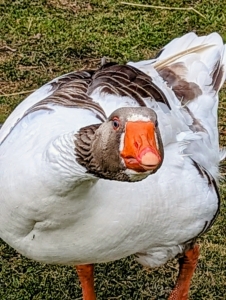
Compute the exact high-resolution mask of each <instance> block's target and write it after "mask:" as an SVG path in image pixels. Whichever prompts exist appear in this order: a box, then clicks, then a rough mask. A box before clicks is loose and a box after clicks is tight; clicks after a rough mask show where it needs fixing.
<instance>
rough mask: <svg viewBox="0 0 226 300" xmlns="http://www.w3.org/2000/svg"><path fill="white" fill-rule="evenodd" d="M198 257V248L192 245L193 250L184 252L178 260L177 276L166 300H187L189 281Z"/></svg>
mask: <svg viewBox="0 0 226 300" xmlns="http://www.w3.org/2000/svg"><path fill="white" fill-rule="evenodd" d="M198 257H199V246H198V245H194V246H193V248H191V249H189V250H188V251H186V252H185V254H184V256H183V257H182V258H180V259H179V265H180V269H179V275H178V278H177V282H176V285H175V287H174V289H173V290H172V292H171V294H170V296H169V298H168V300H188V293H189V288H190V284H191V279H192V276H193V274H194V271H195V268H196V265H197V262H198Z"/></svg>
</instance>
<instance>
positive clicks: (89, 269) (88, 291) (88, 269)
mask: <svg viewBox="0 0 226 300" xmlns="http://www.w3.org/2000/svg"><path fill="white" fill-rule="evenodd" d="M75 268H76V271H77V273H78V277H79V280H80V283H81V286H82V295H83V298H82V299H83V300H96V296H95V290H94V277H93V272H94V266H93V265H79V266H76V267H75Z"/></svg>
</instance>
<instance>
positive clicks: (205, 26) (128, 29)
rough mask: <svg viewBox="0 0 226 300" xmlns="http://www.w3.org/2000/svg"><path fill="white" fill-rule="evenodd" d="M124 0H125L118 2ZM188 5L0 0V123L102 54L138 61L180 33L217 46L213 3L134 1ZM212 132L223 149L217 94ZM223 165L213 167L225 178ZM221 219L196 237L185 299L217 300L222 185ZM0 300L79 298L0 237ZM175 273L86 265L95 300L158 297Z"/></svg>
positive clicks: (225, 274) (224, 109)
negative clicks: (196, 254)
mask: <svg viewBox="0 0 226 300" xmlns="http://www.w3.org/2000/svg"><path fill="white" fill-rule="evenodd" d="M128 1H129V0H128ZM130 2H133V3H140V4H142V3H143V4H151V5H156V6H161V5H162V6H168V7H170V8H174V7H175V8H189V7H193V8H194V9H195V10H197V12H196V11H194V10H166V9H163V8H162V7H159V8H147V7H146V8H145V7H143V8H142V7H133V6H127V5H125V4H122V3H121V2H120V1H113V0H104V1H99V0H96V1H94V0H93V1H83V0H79V1H70V0H45V1H44V0H37V1H30V0H27V1H26V0H23V1H22V0H17V1H11V0H0V34H1V38H0V123H1V122H4V120H5V119H6V117H7V115H8V114H9V113H10V112H11V111H12V110H13V108H14V107H15V106H16V105H17V104H18V103H19V102H20V101H22V100H23V99H24V98H25V97H26V96H27V95H29V93H31V91H33V90H35V89H36V88H38V87H40V86H41V85H42V84H44V83H45V82H47V81H48V80H50V79H52V78H54V77H56V76H58V75H61V74H63V73H66V72H69V71H72V70H78V69H86V68H95V67H97V66H99V65H100V58H101V57H103V56H105V57H107V59H108V60H110V61H117V62H120V63H123V62H127V61H128V60H132V61H137V60H141V59H148V58H150V57H153V55H154V54H155V53H156V52H157V51H158V50H159V49H160V48H161V47H162V46H163V45H165V44H166V43H167V42H169V41H170V40H171V39H173V38H175V37H177V36H180V35H182V34H184V33H186V32H189V31H195V32H196V33H197V34H199V35H203V34H208V33H211V32H213V31H217V32H218V33H220V34H221V36H222V38H223V39H224V42H226V5H225V3H224V1H219V0H212V1H207V0H204V1H202V0H199V1H182V0H174V1H173V0H167V1H160V0H159V1H157V0H155V1H151V0H149V1H148V0H147V1H136V0H133V1H132V0H131V1H130ZM220 96H221V97H220V110H219V116H220V118H219V130H220V135H221V138H220V142H221V145H222V146H223V145H224V146H226V89H223V90H222V92H221V95H220ZM225 169H226V164H225V165H224V166H223V167H222V169H221V171H222V173H223V174H224V175H223V176H224V177H225V174H226V170H225ZM221 197H222V206H221V213H220V215H219V217H218V219H217V222H216V223H215V224H214V226H213V227H212V229H211V230H210V231H209V232H208V233H207V234H205V235H204V236H203V237H202V238H200V239H199V243H200V245H201V256H200V260H199V265H198V268H197V271H196V274H195V276H194V278H193V282H192V287H191V293H190V299H191V300H199V299H202V300H211V299H214V300H218V299H222V300H223V299H225V290H226V245H225V244H226V243H225V238H226V231H225V228H226V218H225V215H226V185H225V184H224V183H223V182H222V183H221ZM0 254H1V258H0V268H1V272H0V286H1V289H0V299H2V300H27V299H32V300H41V299H46V300H52V299H55V300H69V299H81V290H80V287H79V283H78V279H77V276H76V274H75V273H74V271H73V269H72V268H70V267H64V266H63V267H61V266H47V265H43V264H39V263H35V262H33V261H31V260H28V259H26V258H24V257H22V256H21V255H20V254H18V253H16V252H15V251H14V250H13V249H11V248H10V247H8V246H7V245H6V244H5V243H4V242H2V241H0ZM176 276H177V264H176V261H172V262H169V263H168V264H167V265H166V266H164V267H162V268H158V269H154V270H148V269H145V268H143V267H142V266H140V265H139V264H137V263H136V262H135V261H134V260H133V258H126V259H122V260H119V261H116V262H113V263H108V264H101V265H98V266H96V275H95V286H96V290H97V296H98V299H102V300H105V299H108V300H110V299H112V300H113V299H122V300H129V299H131V300H143V299H166V298H167V295H168V294H169V291H170V289H171V288H172V287H173V284H174V282H175V279H176Z"/></svg>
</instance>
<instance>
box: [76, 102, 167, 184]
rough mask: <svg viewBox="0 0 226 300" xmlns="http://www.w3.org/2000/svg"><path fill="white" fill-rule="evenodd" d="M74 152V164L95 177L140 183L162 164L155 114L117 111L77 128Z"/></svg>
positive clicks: (132, 109)
mask: <svg viewBox="0 0 226 300" xmlns="http://www.w3.org/2000/svg"><path fill="white" fill-rule="evenodd" d="M75 151H76V159H77V162H78V163H79V164H80V165H82V166H83V167H85V168H86V170H87V172H88V173H91V174H93V175H95V176H96V177H100V178H105V179H111V180H118V181H140V180H142V179H144V178H145V177H147V176H148V175H150V174H153V173H155V172H156V171H157V170H158V169H159V168H160V166H161V164H162V161H163V155H164V153H163V146H162V141H161V136H160V132H159V129H158V122H157V115H156V113H155V112H154V111H153V110H152V109H150V108H147V107H123V108H119V109H117V110H115V111H114V112H113V113H112V114H111V115H110V116H109V117H108V119H107V120H106V121H105V122H103V123H102V124H95V125H90V126H86V127H83V128H81V129H80V130H79V132H78V133H77V134H76V141H75Z"/></svg>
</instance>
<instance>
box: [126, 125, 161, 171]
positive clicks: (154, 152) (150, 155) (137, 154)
mask: <svg viewBox="0 0 226 300" xmlns="http://www.w3.org/2000/svg"><path fill="white" fill-rule="evenodd" d="M121 156H122V158H123V159H124V162H125V165H126V167H127V168H128V169H132V170H134V171H137V172H145V171H147V170H155V169H156V168H157V167H158V166H159V165H160V164H161V161H162V158H161V156H160V153H159V150H158V147H157V145H156V138H155V126H154V124H153V123H152V122H144V121H136V122H131V121H128V122H127V123H126V129H125V137H124V148H123V150H122V152H121Z"/></svg>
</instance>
